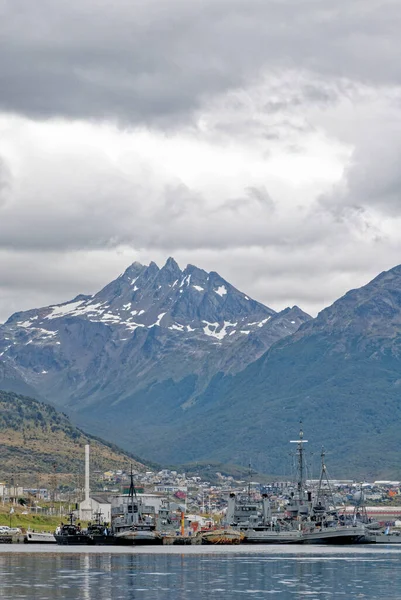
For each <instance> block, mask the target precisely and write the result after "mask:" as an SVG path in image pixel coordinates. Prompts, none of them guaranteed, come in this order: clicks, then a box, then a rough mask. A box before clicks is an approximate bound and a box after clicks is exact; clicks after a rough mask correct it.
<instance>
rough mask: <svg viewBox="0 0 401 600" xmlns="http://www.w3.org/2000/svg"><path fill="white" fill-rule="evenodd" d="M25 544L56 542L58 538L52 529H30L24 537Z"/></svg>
mask: <svg viewBox="0 0 401 600" xmlns="http://www.w3.org/2000/svg"><path fill="white" fill-rule="evenodd" d="M24 543H25V544H55V543H56V538H55V537H54V534H53V533H51V532H50V531H31V530H30V529H28V531H27V532H26V534H25V537H24Z"/></svg>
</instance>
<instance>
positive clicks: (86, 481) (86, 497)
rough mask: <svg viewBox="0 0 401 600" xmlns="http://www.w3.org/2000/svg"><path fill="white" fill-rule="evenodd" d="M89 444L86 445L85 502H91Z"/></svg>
mask: <svg viewBox="0 0 401 600" xmlns="http://www.w3.org/2000/svg"><path fill="white" fill-rule="evenodd" d="M89 493H90V489H89V444H86V445H85V501H86V502H88V501H89Z"/></svg>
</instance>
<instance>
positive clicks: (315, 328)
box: [155, 266, 401, 478]
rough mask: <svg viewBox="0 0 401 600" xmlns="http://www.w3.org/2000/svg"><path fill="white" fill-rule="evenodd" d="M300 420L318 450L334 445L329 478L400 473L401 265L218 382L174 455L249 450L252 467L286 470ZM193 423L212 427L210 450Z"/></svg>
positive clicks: (239, 455) (220, 455) (229, 454)
mask: <svg viewBox="0 0 401 600" xmlns="http://www.w3.org/2000/svg"><path fill="white" fill-rule="evenodd" d="M300 418H303V420H304V428H305V430H306V433H307V436H306V437H307V438H309V440H311V442H313V446H314V450H315V452H317V451H318V449H319V447H320V446H321V445H324V446H325V447H326V448H328V450H329V452H328V457H327V460H328V463H329V466H330V465H331V468H332V469H333V470H332V471H331V472H332V475H333V476H334V475H335V476H337V477H355V476H357V475H358V474H361V475H364V476H371V477H374V476H380V477H396V478H399V477H400V475H401V466H400V465H401V446H400V444H399V436H400V433H399V432H400V426H401V266H398V267H395V268H394V269H391V270H390V271H387V272H385V273H382V274H381V275H379V276H378V277H377V278H375V279H374V280H373V281H372V282H370V283H369V284H368V285H366V286H364V287H362V288H360V289H358V290H352V291H350V292H349V293H347V294H346V295H345V296H344V297H343V298H341V299H339V300H338V301H337V302H335V303H334V304H333V305H332V306H330V307H329V308H327V309H325V310H324V311H322V312H321V313H320V314H319V315H318V317H317V318H316V319H314V320H311V321H309V322H307V323H305V324H304V325H302V326H301V327H300V329H299V330H298V331H297V332H296V333H295V334H293V335H292V336H290V337H287V338H284V339H283V340H281V341H279V342H278V343H276V344H275V345H273V346H272V347H271V348H270V349H269V350H268V351H267V352H266V353H265V354H264V355H263V356H262V357H261V358H260V359H259V360H257V361H255V362H254V363H253V364H251V365H250V366H248V367H247V368H246V369H245V370H244V371H242V372H241V373H238V374H236V375H235V376H234V377H230V376H228V377H218V378H215V379H214V381H212V383H211V384H210V386H209V388H208V390H206V392H205V393H204V394H203V395H202V397H201V398H199V399H198V404H197V407H196V414H195V411H194V413H193V415H192V420H191V422H188V423H186V424H185V427H181V431H182V435H181V437H180V444H179V447H178V448H174V449H172V448H171V449H170V452H172V453H173V454H174V453H175V452H176V453H177V454H178V453H179V452H180V451H181V452H182V448H183V447H184V448H185V447H186V446H187V444H188V443H189V441H191V448H192V452H194V453H195V454H196V455H197V456H199V458H200V459H203V460H205V459H207V457H208V456H210V457H213V458H214V459H218V460H222V461H224V460H228V459H230V460H232V461H233V462H235V461H237V462H242V463H243V462H244V459H245V456H246V454H248V456H251V457H252V459H253V462H254V464H255V467H256V468H259V469H261V470H265V471H266V470H267V471H269V472H276V473H284V472H286V469H287V470H288V468H289V467H288V465H289V462H288V460H287V458H286V457H287V456H288V451H289V446H288V445H287V442H288V439H289V437H293V436H295V435H296V430H297V426H296V423H297V421H298V420H299V419H300ZM196 421H198V422H199V421H200V422H202V421H207V422H209V423H210V427H209V429H208V444H207V446H206V445H205V444H204V443H203V442H202V440H201V439H199V438H198V437H197V436H196V435H195V436H193V435H192V431H193V428H194V426H195V422H196ZM235 431H238V432H240V436H238V437H237V436H235V435H234V436H233V435H232V433H231V432H235ZM290 432H291V433H290ZM211 449H212V451H211ZM155 453H156V451H155ZM184 454H185V453H184ZM261 455H262V458H261ZM261 461H262V462H261ZM263 462H264V464H262V463H263ZM333 471H334V473H333ZM315 475H316V471H315Z"/></svg>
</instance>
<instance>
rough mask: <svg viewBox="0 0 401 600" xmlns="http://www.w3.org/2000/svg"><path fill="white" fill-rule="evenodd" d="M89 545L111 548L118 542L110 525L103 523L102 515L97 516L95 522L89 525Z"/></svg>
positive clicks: (99, 513) (87, 531)
mask: <svg viewBox="0 0 401 600" xmlns="http://www.w3.org/2000/svg"><path fill="white" fill-rule="evenodd" d="M86 534H87V536H88V544H91V545H95V546H109V545H112V544H116V540H115V537H114V535H113V534H112V532H111V531H110V529H109V527H108V523H105V522H102V513H101V512H98V513H96V514H95V522H94V523H88V527H87V529H86Z"/></svg>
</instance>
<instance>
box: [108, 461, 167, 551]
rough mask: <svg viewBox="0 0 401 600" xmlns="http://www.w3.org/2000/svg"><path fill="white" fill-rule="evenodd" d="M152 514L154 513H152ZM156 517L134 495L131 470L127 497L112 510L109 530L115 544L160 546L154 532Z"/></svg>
mask: <svg viewBox="0 0 401 600" xmlns="http://www.w3.org/2000/svg"><path fill="white" fill-rule="evenodd" d="M153 512H154V511H153ZM156 524H157V523H156V517H155V515H154V514H151V512H150V510H149V508H146V507H145V506H144V504H143V501H142V498H139V496H138V495H137V493H136V489H135V485H134V479H133V474H132V468H131V483H130V488H129V492H128V496H125V497H121V501H120V502H119V503H118V505H117V506H115V507H114V508H113V509H112V522H111V530H112V536H113V540H114V543H115V544H119V545H144V544H162V543H163V539H162V535H161V533H160V532H159V531H157V530H156Z"/></svg>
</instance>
